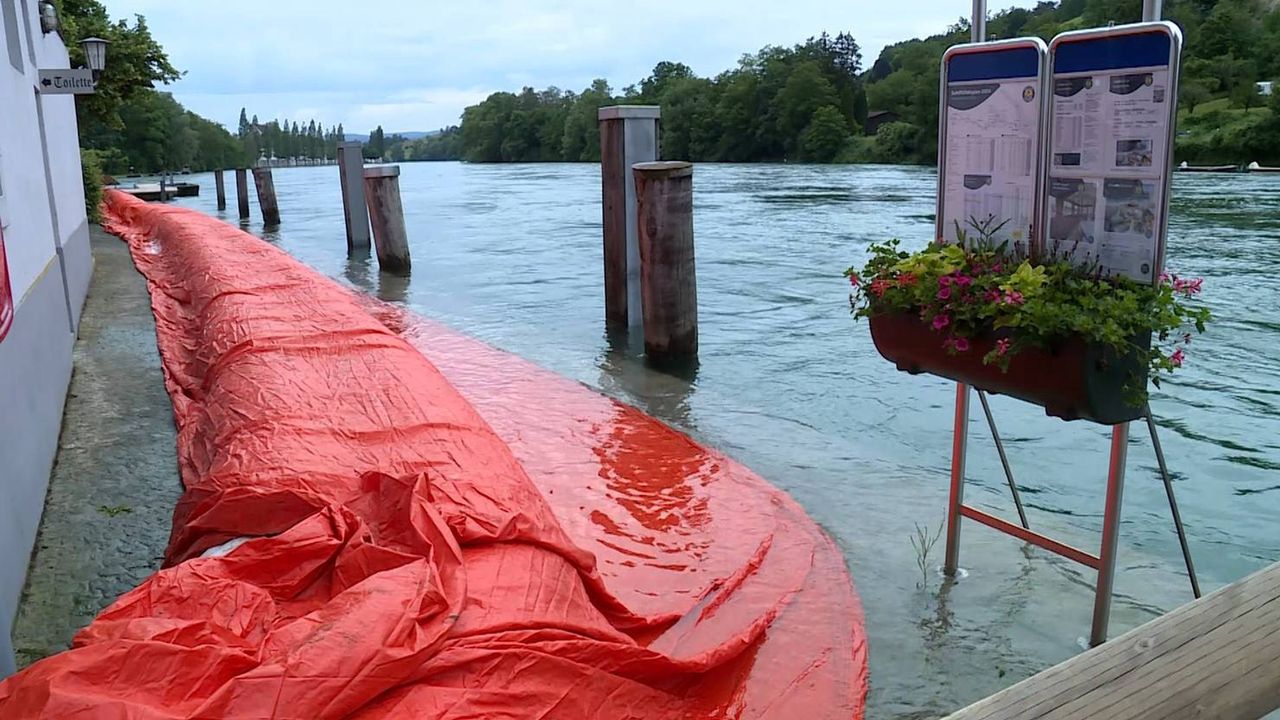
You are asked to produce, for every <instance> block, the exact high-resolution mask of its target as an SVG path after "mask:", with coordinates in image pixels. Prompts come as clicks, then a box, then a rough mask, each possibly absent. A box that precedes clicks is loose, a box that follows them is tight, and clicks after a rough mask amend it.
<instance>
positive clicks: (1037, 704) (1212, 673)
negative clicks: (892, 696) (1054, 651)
mask: <svg viewBox="0 0 1280 720" xmlns="http://www.w3.org/2000/svg"><path fill="white" fill-rule="evenodd" d="M1276 708H1280V563H1277V564H1275V565H1272V566H1270V567H1268V568H1266V569H1264V570H1261V571H1259V572H1257V573H1255V574H1253V575H1250V576H1249V577H1247V578H1245V579H1244V580H1241V581H1239V582H1237V583H1233V584H1231V585H1228V586H1226V587H1224V588H1222V589H1220V590H1218V591H1216V592H1214V593H1212V594H1210V595H1207V596H1205V597H1204V598H1201V599H1200V600H1197V601H1195V602H1192V603H1188V604H1186V605H1183V606H1182V607H1180V608H1178V609H1176V610H1174V611H1173V612H1170V613H1169V614H1167V615H1164V616H1162V617H1159V618H1156V619H1155V620H1152V621H1151V622H1149V623H1147V624H1145V625H1142V626H1140V627H1138V628H1135V629H1134V630H1131V631H1130V632H1128V633H1125V634H1124V635H1121V636H1120V637H1118V638H1116V639H1114V640H1112V641H1110V642H1107V643H1105V644H1103V645H1101V646H1099V647H1096V648H1094V649H1092V650H1089V651H1088V652H1085V653H1081V654H1080V655H1077V656H1076V657H1074V658H1071V659H1070V660H1067V661H1066V662H1063V663H1061V664H1059V665H1055V666H1054V667H1051V668H1049V669H1048V670H1045V671H1044V672H1041V673H1039V674H1038V675H1035V676H1033V677H1030V678H1028V679H1026V680H1023V681H1022V682H1020V683H1018V684H1017V685H1014V686H1012V687H1010V688H1007V689H1005V690H1002V691H1001V692H999V693H996V694H995V695H992V696H991V697H988V698H985V699H983V700H980V701H978V702H976V703H974V704H973V705H970V706H969V707H967V708H965V709H963V710H961V711H959V712H957V713H955V714H953V715H951V716H949V720H1004V719H1005V718H1019V719H1022V718H1027V719H1029V720H1035V719H1043V720H1061V719H1065V718H1091V719H1093V720H1104V719H1106V718H1117V719H1118V718H1125V719H1126V720H1128V719H1130V718H1151V719H1152V720H1155V719H1156V718H1159V719H1161V720H1165V719H1175V718H1215V719H1218V720H1234V719H1236V718H1239V719H1240V720H1244V719H1245V718H1248V719H1249V720H1253V719H1255V718H1258V717H1261V716H1263V715H1265V714H1267V713H1268V712H1271V711H1272V710H1275V709H1276Z"/></svg>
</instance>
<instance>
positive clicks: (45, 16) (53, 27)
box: [40, 0, 59, 35]
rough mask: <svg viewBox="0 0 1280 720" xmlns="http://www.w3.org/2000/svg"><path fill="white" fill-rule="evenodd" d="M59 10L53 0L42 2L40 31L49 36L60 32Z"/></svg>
mask: <svg viewBox="0 0 1280 720" xmlns="http://www.w3.org/2000/svg"><path fill="white" fill-rule="evenodd" d="M58 25H59V23H58V8H57V7H56V6H55V5H54V4H53V0H40V29H41V30H42V31H44V33H45V34H46V35H47V34H49V33H51V32H58V29H59V28H58Z"/></svg>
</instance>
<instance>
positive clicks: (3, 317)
mask: <svg viewBox="0 0 1280 720" xmlns="http://www.w3.org/2000/svg"><path fill="white" fill-rule="evenodd" d="M12 325H13V291H12V289H11V288H10V286H9V261H8V260H7V259H6V258H5V254H4V231H2V230H0V342H4V336H5V335H7V334H8V333H9V327H10V326H12Z"/></svg>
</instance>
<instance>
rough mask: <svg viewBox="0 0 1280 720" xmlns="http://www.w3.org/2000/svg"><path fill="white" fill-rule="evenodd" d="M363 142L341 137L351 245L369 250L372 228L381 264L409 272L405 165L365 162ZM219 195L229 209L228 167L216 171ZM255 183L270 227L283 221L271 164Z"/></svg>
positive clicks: (244, 179)
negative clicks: (402, 188) (403, 188)
mask: <svg viewBox="0 0 1280 720" xmlns="http://www.w3.org/2000/svg"><path fill="white" fill-rule="evenodd" d="M360 149H361V145H360V143H358V142H350V143H342V145H341V146H340V147H339V148H338V158H339V169H340V172H341V177H342V200H343V209H344V215H345V218H346V227H347V249H348V250H349V251H351V252H361V251H362V252H368V251H369V244H370V243H369V240H370V232H369V227H370V224H371V223H372V226H373V233H372V236H373V241H374V244H376V245H377V249H378V265H379V267H381V268H382V270H383V271H385V272H391V273H397V274H402V275H403V274H408V272H409V268H410V266H411V263H410V259H409V239H408V234H407V233H406V232H405V223H404V206H403V204H402V203H401V201H400V167H399V166H397V165H374V166H372V167H367V168H366V167H364V159H363V158H362V157H361V154H360ZM248 172H249V171H248V170H246V169H245V168H237V169H236V171H235V175H236V204H237V206H238V208H237V209H238V210H239V214H240V220H241V221H242V222H243V221H247V220H248V219H249V184H248ZM213 179H214V185H215V187H216V189H217V195H218V209H219V210H226V209H227V189H226V181H225V180H224V179H223V171H222V170H216V171H214V173H213ZM253 184H254V186H255V187H256V189H257V192H258V207H259V209H261V211H262V222H263V224H264V225H265V226H267V227H276V226H279V225H280V205H279V203H278V202H277V201H276V185H275V179H274V178H273V176H272V174H271V168H269V167H258V168H253Z"/></svg>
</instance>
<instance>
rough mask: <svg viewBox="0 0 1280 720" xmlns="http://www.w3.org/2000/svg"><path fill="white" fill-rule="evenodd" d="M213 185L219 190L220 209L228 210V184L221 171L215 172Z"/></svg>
mask: <svg viewBox="0 0 1280 720" xmlns="http://www.w3.org/2000/svg"><path fill="white" fill-rule="evenodd" d="M213 184H214V186H216V187H217V190H218V209H219V210H226V209H227V182H226V180H225V179H224V178H223V177H222V171H221V170H214V171H213Z"/></svg>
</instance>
